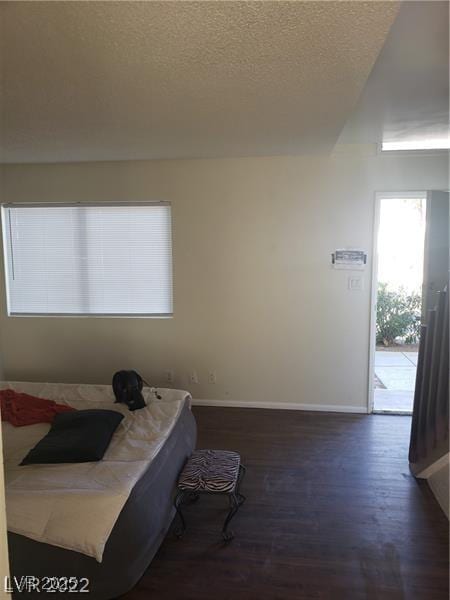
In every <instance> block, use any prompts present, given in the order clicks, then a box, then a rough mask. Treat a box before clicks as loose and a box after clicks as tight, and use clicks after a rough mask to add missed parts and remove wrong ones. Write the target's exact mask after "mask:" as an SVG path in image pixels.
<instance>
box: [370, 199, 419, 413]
mask: <svg viewBox="0 0 450 600" xmlns="http://www.w3.org/2000/svg"><path fill="white" fill-rule="evenodd" d="M395 198H420V199H422V198H425V199H426V200H428V191H426V190H409V191H408V190H406V191H405V190H402V191H398V192H393V191H386V192H382V191H378V192H375V196H374V211H373V231H372V273H371V284H370V320H369V323H370V325H369V327H370V332H369V377H368V382H367V412H368V414H372V413H373V404H374V395H375V390H374V386H373V382H374V375H375V350H376V325H377V290H378V231H379V228H380V206H381V200H382V199H383V200H384V199H386V200H388V199H395ZM425 210H426V208H425ZM422 293H423V292H422ZM380 412H382V411H380ZM386 413H387V414H393V413H392V412H390V411H386ZM399 414H400V413H399Z"/></svg>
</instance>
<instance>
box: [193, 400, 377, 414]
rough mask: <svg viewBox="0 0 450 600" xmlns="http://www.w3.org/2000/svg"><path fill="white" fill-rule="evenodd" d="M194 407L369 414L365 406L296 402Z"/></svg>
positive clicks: (238, 402)
mask: <svg viewBox="0 0 450 600" xmlns="http://www.w3.org/2000/svg"><path fill="white" fill-rule="evenodd" d="M192 404H193V405H194V406H223V407H228V408H269V409H278V410H309V411H318V412H339V413H356V414H367V408H365V407H363V406H339V405H335V404H298V403H296V402H244V401H242V400H207V399H198V398H193V399H192Z"/></svg>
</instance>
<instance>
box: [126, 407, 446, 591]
mask: <svg viewBox="0 0 450 600" xmlns="http://www.w3.org/2000/svg"><path fill="white" fill-rule="evenodd" d="M194 412H195V415H196V417H197V422H198V428H199V436H198V447H199V448H222V449H232V450H236V451H238V452H240V453H241V456H242V460H243V462H244V463H245V464H246V466H247V474H246V477H245V479H244V481H243V484H242V492H243V493H244V494H245V495H246V496H247V502H246V503H245V504H244V506H243V507H242V508H241V510H240V512H239V513H238V514H237V516H236V517H235V519H234V522H233V527H232V529H233V530H234V531H235V533H236V538H235V539H234V540H233V541H232V542H231V543H230V544H229V545H224V544H222V543H221V541H220V528H221V525H222V519H223V517H224V515H225V510H226V508H225V507H226V499H225V498H221V499H219V498H214V497H210V496H208V497H202V498H201V499H200V501H199V502H198V503H197V504H194V505H192V506H190V507H188V508H187V509H186V513H185V514H186V517H187V520H188V531H187V532H186V534H185V537H184V538H183V539H181V540H177V539H176V538H175V537H174V535H173V532H170V533H169V535H168V536H167V538H166V540H165V541H164V543H163V545H162V547H161V548H160V550H159V552H158V554H157V555H156V557H155V559H154V560H153V562H152V564H151V565H150V567H149V568H148V570H147V572H146V573H145V575H144V577H143V578H142V580H141V581H140V582H139V584H138V585H137V586H136V587H135V588H134V589H133V590H132V591H131V592H129V593H128V594H126V595H125V596H124V597H123V598H124V599H126V600H144V599H150V598H151V599H154V600H165V599H167V600H169V599H170V600H178V599H180V600H181V599H182V600H278V599H279V600H290V599H295V600H298V599H301V598H320V599H330V600H331V599H332V600H335V599H340V598H342V599H345V600H353V599H359V598H361V599H363V598H364V599H366V598H367V599H370V600H378V599H380V600H381V599H382V600H384V599H391V598H392V599H394V598H395V599H400V598H405V599H414V600H434V599H436V600H437V599H442V600H444V599H445V600H447V599H448V521H447V519H446V517H445V515H444V514H443V512H442V511H441V509H440V508H439V506H438V505H437V503H436V501H435V499H434V497H433V495H432V494H431V492H430V490H429V489H428V487H427V485H426V484H425V483H419V482H417V481H416V480H415V479H413V478H412V477H411V475H410V473H409V470H408V461H407V451H408V439H409V428H410V418H409V417H400V416H384V415H376V416H375V415H371V416H365V415H364V416H362V415H361V416H360V415H343V414H329V413H327V414H326V413H306V412H296V411H275V410H255V409H237V408H229V409H224V408H199V407H197V408H195V409H194Z"/></svg>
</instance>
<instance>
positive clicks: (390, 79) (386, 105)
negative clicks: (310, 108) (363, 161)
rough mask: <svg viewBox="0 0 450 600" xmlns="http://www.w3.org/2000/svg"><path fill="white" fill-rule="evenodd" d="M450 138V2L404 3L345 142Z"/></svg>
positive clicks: (342, 140)
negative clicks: (449, 136)
mask: <svg viewBox="0 0 450 600" xmlns="http://www.w3.org/2000/svg"><path fill="white" fill-rule="evenodd" d="M448 135H449V3H448V2H447V1H446V2H427V1H424V2H404V3H403V4H402V6H401V8H400V11H399V13H398V16H397V19H396V20H395V23H394V24H393V26H392V28H391V30H390V32H389V35H388V37H387V39H386V44H385V46H384V48H383V49H382V51H381V53H380V55H379V57H378V60H377V62H376V63H375V66H374V68H373V70H372V73H371V74H370V77H369V79H368V81H367V84H366V86H365V88H364V91H363V93H362V94H361V97H360V99H359V101H358V104H357V106H356V109H355V111H354V113H353V115H352V116H351V118H350V119H349V121H348V123H347V124H346V126H345V128H344V130H343V132H342V134H341V137H340V140H339V141H340V142H342V143H361V142H363V143H367V142H381V141H385V142H393V141H413V140H414V141H420V140H424V139H444V138H446V137H448Z"/></svg>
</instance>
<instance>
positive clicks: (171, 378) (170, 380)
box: [166, 369, 175, 383]
mask: <svg viewBox="0 0 450 600" xmlns="http://www.w3.org/2000/svg"><path fill="white" fill-rule="evenodd" d="M174 381H175V375H174V372H173V370H172V369H167V371H166V383H173V382H174Z"/></svg>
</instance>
